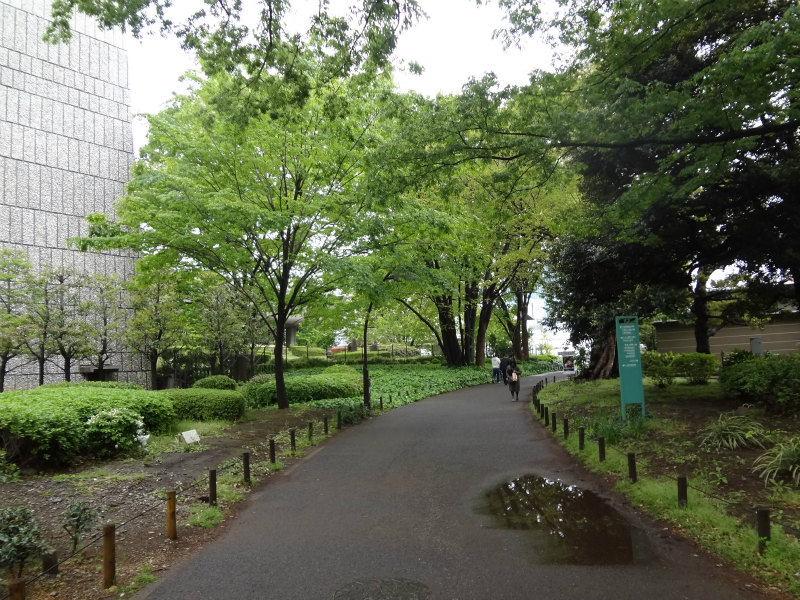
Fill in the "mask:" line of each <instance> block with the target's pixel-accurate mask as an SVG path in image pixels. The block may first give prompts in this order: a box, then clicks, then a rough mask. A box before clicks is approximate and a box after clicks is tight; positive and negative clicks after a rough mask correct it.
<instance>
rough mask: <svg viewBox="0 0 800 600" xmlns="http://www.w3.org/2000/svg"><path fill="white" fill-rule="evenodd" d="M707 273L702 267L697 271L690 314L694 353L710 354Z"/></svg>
mask: <svg viewBox="0 0 800 600" xmlns="http://www.w3.org/2000/svg"><path fill="white" fill-rule="evenodd" d="M707 286H708V273H707V271H706V270H705V269H703V268H702V267H701V268H700V269H698V271H697V283H696V284H695V286H694V294H693V296H694V299H693V300H692V314H694V341H695V351H696V352H700V353H702V354H711V342H710V341H709V336H708V321H709V317H708V292H707V289H708V288H707Z"/></svg>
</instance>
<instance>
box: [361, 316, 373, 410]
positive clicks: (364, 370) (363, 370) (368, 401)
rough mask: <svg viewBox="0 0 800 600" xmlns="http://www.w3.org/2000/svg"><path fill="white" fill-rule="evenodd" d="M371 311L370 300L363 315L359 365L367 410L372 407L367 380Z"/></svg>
mask: <svg viewBox="0 0 800 600" xmlns="http://www.w3.org/2000/svg"><path fill="white" fill-rule="evenodd" d="M371 312H372V302H370V303H369V307H368V308H367V316H366V317H364V348H363V349H364V361H363V363H362V367H361V375H362V377H363V380H364V381H363V386H364V406H366V407H367V410H369V409H370V408H372V397H371V396H370V381H369V366H367V348H368V344H367V326H368V325H369V315H370V313H371Z"/></svg>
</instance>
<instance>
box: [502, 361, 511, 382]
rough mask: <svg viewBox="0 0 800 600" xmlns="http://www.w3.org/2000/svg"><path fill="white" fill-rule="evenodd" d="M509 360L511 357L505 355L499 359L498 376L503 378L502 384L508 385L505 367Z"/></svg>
mask: <svg viewBox="0 0 800 600" xmlns="http://www.w3.org/2000/svg"><path fill="white" fill-rule="evenodd" d="M510 362H511V359H510V358H508V357H507V356H504V357H503V358H502V359H500V376H501V377H502V378H503V385H508V379H506V368H508V363H510Z"/></svg>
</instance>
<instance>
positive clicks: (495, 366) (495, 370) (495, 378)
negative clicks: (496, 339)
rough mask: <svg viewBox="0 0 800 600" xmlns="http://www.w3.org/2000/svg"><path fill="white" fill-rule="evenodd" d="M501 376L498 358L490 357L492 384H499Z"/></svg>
mask: <svg viewBox="0 0 800 600" xmlns="http://www.w3.org/2000/svg"><path fill="white" fill-rule="evenodd" d="M501 379H502V375H500V357H499V356H496V355H495V356H493V357H492V383H500V380H501Z"/></svg>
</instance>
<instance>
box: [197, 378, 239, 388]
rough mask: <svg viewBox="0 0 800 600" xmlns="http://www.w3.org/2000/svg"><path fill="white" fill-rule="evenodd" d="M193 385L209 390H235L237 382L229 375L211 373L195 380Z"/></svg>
mask: <svg viewBox="0 0 800 600" xmlns="http://www.w3.org/2000/svg"><path fill="white" fill-rule="evenodd" d="M192 387H193V388H204V389H208V390H235V389H236V382H235V381H234V380H233V379H231V378H230V377H228V376H227V375H209V376H208V377H203V378H202V379H198V380H197V381H195V382H194V384H193V385H192Z"/></svg>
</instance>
